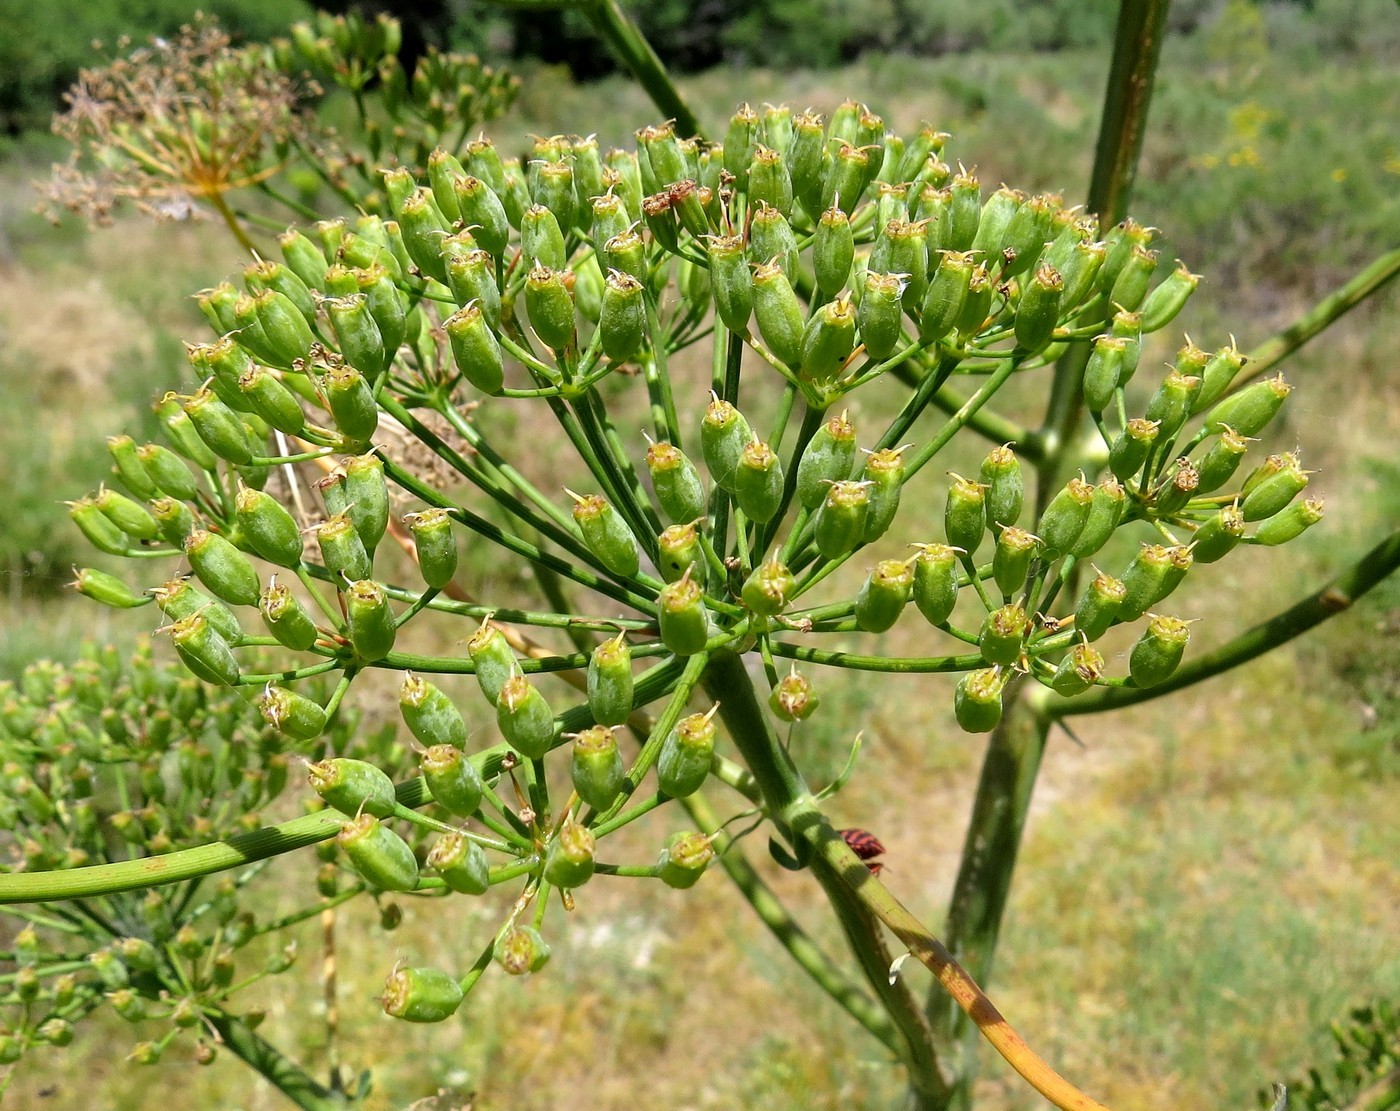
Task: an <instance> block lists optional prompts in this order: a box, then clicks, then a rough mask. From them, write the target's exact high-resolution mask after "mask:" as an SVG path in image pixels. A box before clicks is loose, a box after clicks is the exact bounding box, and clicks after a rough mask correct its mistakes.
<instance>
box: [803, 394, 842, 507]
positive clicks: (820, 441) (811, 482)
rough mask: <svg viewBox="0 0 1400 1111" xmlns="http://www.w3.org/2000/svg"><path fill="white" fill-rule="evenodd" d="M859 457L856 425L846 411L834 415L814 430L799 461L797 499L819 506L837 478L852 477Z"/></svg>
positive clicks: (839, 479)
mask: <svg viewBox="0 0 1400 1111" xmlns="http://www.w3.org/2000/svg"><path fill="white" fill-rule="evenodd" d="M855 460H856V429H855V425H853V424H852V423H851V422H850V420H848V419H847V416H846V414H845V413H842V414H841V415H840V416H839V417H832V418H831V419H830V420H828V421H826V422H825V423H824V424H822V426H821V427H820V428H818V429H817V431H816V432H815V433H814V434H813V436H812V439H811V440H810V441H808V444H807V447H806V449H805V450H804V451H803V453H802V459H801V461H800V462H799V463H798V464H797V500H798V501H799V502H800V503H801V504H802V506H803V507H804V508H806V509H809V510H810V509H816V508H817V507H818V506H820V505H821V504H822V502H823V500H825V498H826V492H827V489H828V487H829V486H830V485H831V483H833V482H844V481H846V480H847V479H849V478H850V477H851V471H852V469H853V468H854V466H855Z"/></svg>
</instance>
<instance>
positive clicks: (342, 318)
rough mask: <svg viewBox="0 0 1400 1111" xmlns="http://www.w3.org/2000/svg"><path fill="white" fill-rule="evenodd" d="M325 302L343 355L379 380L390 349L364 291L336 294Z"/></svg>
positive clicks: (349, 362)
mask: <svg viewBox="0 0 1400 1111" xmlns="http://www.w3.org/2000/svg"><path fill="white" fill-rule="evenodd" d="M325 305H326V314H327V316H329V317H330V322H331V329H332V330H333V331H334V332H335V337H336V342H337V343H338V344H339V345H340V354H341V357H342V358H344V360H345V361H346V362H347V363H348V364H349V365H350V366H352V367H354V368H355V369H356V370H358V371H359V372H360V373H361V374H363V375H364V376H365V378H366V379H367V380H369V381H370V382H376V381H378V379H379V376H380V375H381V374H383V373H384V369H385V367H386V366H387V365H388V357H389V355H390V354H391V352H387V351H386V350H385V346H384V336H383V334H382V333H381V332H380V331H379V325H378V324H376V323H375V322H374V317H373V315H372V314H371V313H370V311H369V299H368V298H367V297H366V296H365V295H364V294H363V293H352V294H350V295H349V296H347V297H333V298H331V299H330V300H328V301H326V302H325Z"/></svg>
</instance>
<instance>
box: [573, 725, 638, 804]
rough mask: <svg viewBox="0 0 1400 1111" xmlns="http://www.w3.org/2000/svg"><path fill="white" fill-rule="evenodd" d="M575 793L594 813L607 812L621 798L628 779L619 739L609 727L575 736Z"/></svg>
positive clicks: (600, 727)
mask: <svg viewBox="0 0 1400 1111" xmlns="http://www.w3.org/2000/svg"><path fill="white" fill-rule="evenodd" d="M571 774H572V778H573V784H574V791H575V792H576V793H577V794H578V797H579V798H581V799H582V800H583V801H584V803H585V804H586V805H588V806H591V807H592V808H593V809H594V810H599V811H602V810H606V809H607V808H608V807H610V806H611V805H612V804H613V801H614V800H615V799H616V798H617V796H618V792H620V791H621V790H622V785H623V783H624V781H625V780H626V778H627V769H626V768H625V767H624V766H623V763H622V753H620V752H619V751H618V748H617V737H616V736H614V734H613V731H612V729H611V728H610V727H608V726H606V725H595V726H593V727H592V728H591V729H585V730H584V731H583V732H582V733H578V734H575V736H574V745H573V762H572V765H571Z"/></svg>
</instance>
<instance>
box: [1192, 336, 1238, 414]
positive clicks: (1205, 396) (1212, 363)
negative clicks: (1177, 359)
mask: <svg viewBox="0 0 1400 1111" xmlns="http://www.w3.org/2000/svg"><path fill="white" fill-rule="evenodd" d="M1245 361H1246V360H1245V357H1244V356H1243V355H1241V354H1240V352H1239V350H1238V349H1237V348H1236V347H1235V345H1234V342H1233V341H1231V343H1230V345H1229V346H1228V347H1222V348H1221V349H1220V350H1219V351H1217V352H1216V353H1215V354H1214V355H1212V356H1211V357H1210V358H1209V359H1208V360H1207V361H1206V365H1205V366H1204V367H1203V368H1202V369H1201V388H1200V389H1199V390H1197V391H1196V396H1195V398H1194V399H1193V400H1192V402H1191V411H1192V412H1193V413H1199V412H1201V411H1203V410H1205V409H1208V408H1209V407H1210V406H1212V405H1214V404H1215V403H1216V402H1217V401H1219V400H1220V398H1221V397H1223V396H1224V395H1225V391H1226V390H1228V389H1229V388H1230V383H1232V382H1233V381H1234V380H1235V375H1237V374H1238V373H1239V372H1240V368H1241V367H1243V366H1244V364H1245Z"/></svg>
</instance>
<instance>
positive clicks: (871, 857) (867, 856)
mask: <svg viewBox="0 0 1400 1111" xmlns="http://www.w3.org/2000/svg"><path fill="white" fill-rule="evenodd" d="M840 833H841V840H843V841H845V842H846V844H847V845H849V846H850V847H851V852H853V853H855V854H856V856H858V857H860V859H861V860H863V861H864V862H865V866H866V867H867V868H869V869H870V874H871V875H872V876H878V875H879V874H880V869H881V868H883V867H884V865H883V864H881V863H880V862H879V861H877V860H875V857H877V856H879V855H880V854H882V853H883V852H884V851H885V846H884V845H882V844H881V843H880V839H879V838H878V837H876V836H875V835H874V834H873V833H871V832H869V831H868V830H864V829H843V830H841V831H840Z"/></svg>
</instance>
